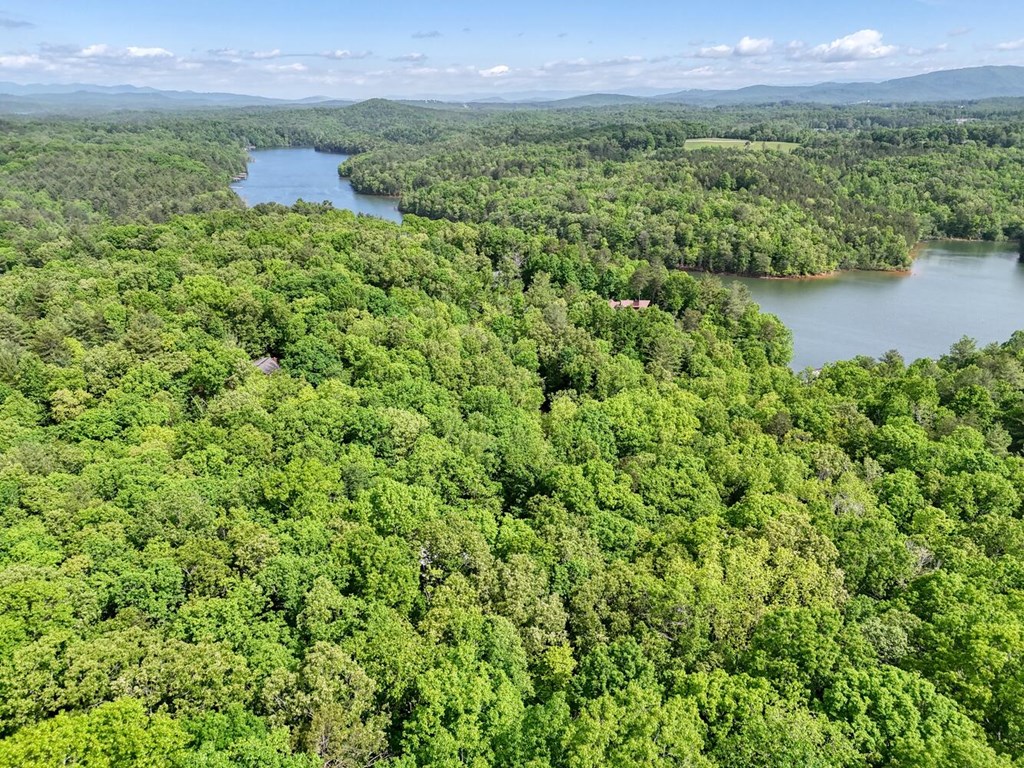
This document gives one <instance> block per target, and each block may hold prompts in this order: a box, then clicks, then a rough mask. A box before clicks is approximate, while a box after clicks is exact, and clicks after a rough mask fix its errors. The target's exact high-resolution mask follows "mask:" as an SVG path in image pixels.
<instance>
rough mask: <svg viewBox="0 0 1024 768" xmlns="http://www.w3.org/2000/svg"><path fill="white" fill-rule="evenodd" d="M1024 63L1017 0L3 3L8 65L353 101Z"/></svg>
mask: <svg viewBox="0 0 1024 768" xmlns="http://www.w3.org/2000/svg"><path fill="white" fill-rule="evenodd" d="M980 64H1018V65H1024V3H1021V2H1020V0H973V2H971V1H969V0H886V1H884V2H883V1H881V0H862V1H860V2H845V1H843V2H833V3H827V2H821V1H820V0H819V1H818V2H809V1H808V0H798V1H797V2H775V3H767V2H750V1H748V0H742V1H740V2H726V3H714V2H707V1H706V0H702V1H701V2H689V3H687V2H683V1H679V0H677V1H676V2H644V1H643V0H635V1H634V2H622V1H621V0H620V1H619V2H589V3H583V2H575V1H570V2H557V1H552V0H548V2H536V1H535V0H520V1H518V2H515V3H501V4H498V3H480V2H475V3H468V2H455V3H446V4H443V5H441V4H437V3H429V2H422V1H421V2H408V1H407V0H390V1H389V2H362V3H351V2H344V0H332V2H312V1H311V0H291V1H290V2H281V0H274V2H263V0H246V1H245V2H240V1H236V0H203V1H200V0H164V2H157V3H152V4H151V3H148V2H144V0H133V1H132V2H122V1H121V0H102V1H101V2H82V1H81V0H74V1H73V0H59V1H58V0H33V1H32V2H23V1H22V0H0V80H7V81H14V82H18V83H70V82H85V83H98V84H104V85H113V84H121V83H130V84H134V85H149V86H154V87H158V88H181V89H192V90H201V91H212V90H218V91H233V92H240V93H253V94H261V95H267V96H282V97H295V98H298V97H304V96H312V95H326V96H332V97H339V98H367V97H372V96H410V97H415V96H419V97H431V96H446V95H458V96H466V95H481V96H487V95H511V94H516V93H524V92H531V91H546V92H550V91H557V92H573V93H580V92H597V91H615V92H627V93H648V92H656V91H671V90H679V89H683V88H731V87H737V86H744V85H751V84H755V83H771V84H787V83H811V82H821V81H823V80H846V81H849V80H884V79H888V78H891V77H900V76H904V75H912V74H917V73H920V72H927V71H931V70H935V69H948V68H953V67H962V66H975V65H980Z"/></svg>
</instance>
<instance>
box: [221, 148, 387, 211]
mask: <svg viewBox="0 0 1024 768" xmlns="http://www.w3.org/2000/svg"><path fill="white" fill-rule="evenodd" d="M249 154H250V161H249V168H248V171H249V175H248V177H247V178H246V179H245V180H244V181H238V182H235V183H234V184H232V185H231V188H232V189H234V190H235V192H237V193H238V196H239V197H241V198H242V199H243V200H244V201H245V202H246V204H247V205H250V206H252V205H258V204H259V203H281V204H282V205H294V204H295V202H296V201H298V200H300V199H301V200H305V201H306V202H307V203H322V202H323V201H324V200H327V201H329V202H330V203H331V204H332V205H333V206H334V207H335V208H341V209H345V210H348V211H354V212H355V213H365V214H367V215H369V216H376V217H378V218H381V219H388V220H389V221H395V222H398V223H399V224H400V223H401V222H402V214H401V213H399V212H398V201H397V200H394V199H392V198H390V197H378V196H377V195H361V194H359V193H358V192H356V191H355V190H354V189H352V185H351V184H350V183H349V180H348V179H343V178H341V177H340V176H338V166H339V165H341V164H342V163H343V162H345V160H346V159H348V155H341V154H335V153H332V152H317V151H316V150H315V149H312V148H311V147H301V148H295V147H290V148H288V149H257V150H253V151H252V152H250V153H249Z"/></svg>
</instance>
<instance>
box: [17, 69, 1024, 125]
mask: <svg viewBox="0 0 1024 768" xmlns="http://www.w3.org/2000/svg"><path fill="white" fill-rule="evenodd" d="M993 98H1024V67H1012V66H1003V67H969V68H966V69H950V70H942V71H939V72H929V73H928V74H924V75H914V76H913V77H901V78H897V79H895V80H886V81H884V82H881V83H869V82H864V83H819V84H817V85H753V86H749V87H747V88H738V89H735V90H697V89H694V90H687V91H678V92H675V93H665V94H658V95H653V96H651V95H647V96H635V95H627V94H617V93H610V94H609V93H598V94H585V95H575V96H570V97H565V94H563V93H558V94H554V93H551V92H548V93H535V94H530V93H520V94H514V95H509V96H504V97H502V96H488V97H482V96H468V97H465V98H455V97H449V98H444V99H431V100H429V101H415V100H403V101H405V102H406V103H409V104H418V105H422V106H430V107H435V108H437V107H444V106H448V105H454V104H458V105H460V106H472V107H474V108H477V109H513V108H534V109H545V108H546V109H552V108H555V109H572V108H581V107H604V106H626V105H630V104H687V105H691V106H706V107H712V106H724V105H730V104H737V105H761V104H779V103H808V104H810V103H816V104H858V103H867V102H871V103H882V104H891V103H912V102H939V101H944V102H949V101H978V100H981V99H993ZM352 103H354V102H353V101H350V100H337V99H329V98H327V97H321V96H314V97H310V98H305V99H299V100H289V99H272V98H267V97H263V96H246V95H242V94H236V93H198V92H196V91H165V90H159V89H157V88H144V87H137V86H133V85H116V86H100V85H87V84H71V85H17V84H15V83H0V112H4V113H8V114H10V113H46V112H80V111H111V110H126V109H198V108H213V107H221V108H224V107H255V106H300V105H315V106H345V105H348V104H352Z"/></svg>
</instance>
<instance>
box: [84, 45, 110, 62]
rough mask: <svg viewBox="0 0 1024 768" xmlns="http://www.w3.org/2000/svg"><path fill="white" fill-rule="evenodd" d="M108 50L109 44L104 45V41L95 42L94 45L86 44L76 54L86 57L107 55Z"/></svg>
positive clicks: (108, 53)
mask: <svg viewBox="0 0 1024 768" xmlns="http://www.w3.org/2000/svg"><path fill="white" fill-rule="evenodd" d="M110 50H111V49H110V46H109V45H106V44H104V43H97V44H95V45H87V46H86V47H85V48H83V49H82V50H81V51H80V52H79V54H78V55H79V56H82V57H84V58H86V59H91V58H93V57H95V56H109V55H110Z"/></svg>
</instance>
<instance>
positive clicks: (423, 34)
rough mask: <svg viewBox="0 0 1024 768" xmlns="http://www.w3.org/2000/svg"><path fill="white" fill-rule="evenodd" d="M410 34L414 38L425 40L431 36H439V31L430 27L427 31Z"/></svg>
mask: <svg viewBox="0 0 1024 768" xmlns="http://www.w3.org/2000/svg"><path fill="white" fill-rule="evenodd" d="M412 36H413V38H414V39H416V40H425V39H427V38H431V37H440V36H441V33H440V32H438V31H437V30H436V29H431V30H430V31H428V32H413V33H412Z"/></svg>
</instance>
